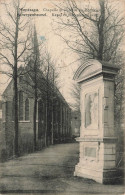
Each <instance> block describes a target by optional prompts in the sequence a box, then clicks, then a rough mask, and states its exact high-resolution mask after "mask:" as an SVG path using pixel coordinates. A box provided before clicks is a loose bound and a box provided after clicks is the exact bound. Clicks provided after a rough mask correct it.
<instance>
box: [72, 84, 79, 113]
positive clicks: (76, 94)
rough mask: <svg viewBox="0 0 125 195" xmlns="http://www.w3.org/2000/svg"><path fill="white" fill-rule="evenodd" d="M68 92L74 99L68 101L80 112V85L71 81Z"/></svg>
mask: <svg viewBox="0 0 125 195" xmlns="http://www.w3.org/2000/svg"><path fill="white" fill-rule="evenodd" d="M70 92H71V93H70V94H71V96H72V97H73V99H74V101H73V102H72V103H70V106H71V108H72V109H73V110H77V111H79V112H80V85H79V84H77V83H72V85H71V88H70Z"/></svg>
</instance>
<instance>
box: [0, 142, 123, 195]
mask: <svg viewBox="0 0 125 195" xmlns="http://www.w3.org/2000/svg"><path fill="white" fill-rule="evenodd" d="M78 151H79V148H78V143H69V144H58V145H54V146H50V147H48V148H46V149H43V150H42V151H40V152H36V153H33V154H29V155H26V156H23V157H20V158H17V159H13V160H9V161H8V162H4V163H0V192H1V193H16V194H17V193H26V194H27V193H28V194H36V193H42V194H44V193H50V194H113V195H114V194H117V195H119V194H124V186H123V185H101V184H98V183H96V182H95V181H93V180H89V179H85V178H80V177H74V176H73V172H74V167H75V165H76V164H77V162H78V159H79V157H78Z"/></svg>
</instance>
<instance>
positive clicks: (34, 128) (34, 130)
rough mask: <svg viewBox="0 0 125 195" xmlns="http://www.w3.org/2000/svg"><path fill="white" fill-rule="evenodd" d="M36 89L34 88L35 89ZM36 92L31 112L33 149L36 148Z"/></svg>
mask: <svg viewBox="0 0 125 195" xmlns="http://www.w3.org/2000/svg"><path fill="white" fill-rule="evenodd" d="M36 90H37V89H35V91H36ZM36 93H37V92H35V100H34V113H33V132H34V151H36V149H37V144H36V114H37V97H36V96H37V95H36Z"/></svg>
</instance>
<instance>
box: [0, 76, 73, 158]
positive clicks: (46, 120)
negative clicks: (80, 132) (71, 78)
mask: <svg viewBox="0 0 125 195" xmlns="http://www.w3.org/2000/svg"><path fill="white" fill-rule="evenodd" d="M33 82H34V81H33V78H32V76H31V75H30V74H29V73H28V74H25V75H24V76H23V77H22V76H21V77H19V79H18V97H19V108H18V109H19V147H20V153H23V152H31V151H32V150H33V111H34V110H33V108H34V94H33V90H32V87H31V86H32V85H33ZM27 83H30V85H28V84H27ZM38 85H39V87H38V90H39V99H38V101H37V120H36V124H37V132H36V135H37V144H38V148H39V149H40V148H42V147H44V146H45V133H46V136H47V140H48V145H49V144H51V139H52V133H53V142H54V143H61V142H64V141H66V140H67V139H69V137H70V136H71V125H70V120H71V116H70V115H71V110H70V107H69V106H68V104H67V102H66V101H65V99H64V98H63V96H62V95H61V93H60V92H59V90H58V89H57V88H56V87H55V86H54V91H53V90H52V88H51V86H50V85H51V84H50V85H49V86H48V88H49V89H46V79H45V78H44V77H43V75H41V74H40V73H39V83H38ZM46 90H48V92H49V97H48V98H49V99H48V107H47V105H46ZM13 93H14V91H13V80H11V82H10V83H9V85H8V86H7V88H6V89H5V91H4V93H3V100H4V101H3V103H2V111H3V117H2V120H3V129H4V131H5V134H6V142H7V147H9V148H8V151H10V150H11V151H10V155H9V156H11V155H12V153H13V150H14V145H13V143H14V95H13ZM52 131H53V132H52ZM26 150H27V151H26Z"/></svg>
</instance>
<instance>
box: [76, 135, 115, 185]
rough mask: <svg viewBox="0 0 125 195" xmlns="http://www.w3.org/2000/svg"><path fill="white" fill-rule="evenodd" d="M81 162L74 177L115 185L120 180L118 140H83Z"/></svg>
mask: <svg viewBox="0 0 125 195" xmlns="http://www.w3.org/2000/svg"><path fill="white" fill-rule="evenodd" d="M77 141H79V142H80V161H79V163H78V164H77V165H76V167H75V172H74V176H80V177H84V178H89V179H93V180H95V181H97V182H99V183H105V184H106V183H114V182H116V180H117V179H118V170H117V169H116V167H115V158H116V138H112V139H111V138H105V139H103V140H101V139H93V140H92V139H90V140H89V139H82V138H78V139H77Z"/></svg>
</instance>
